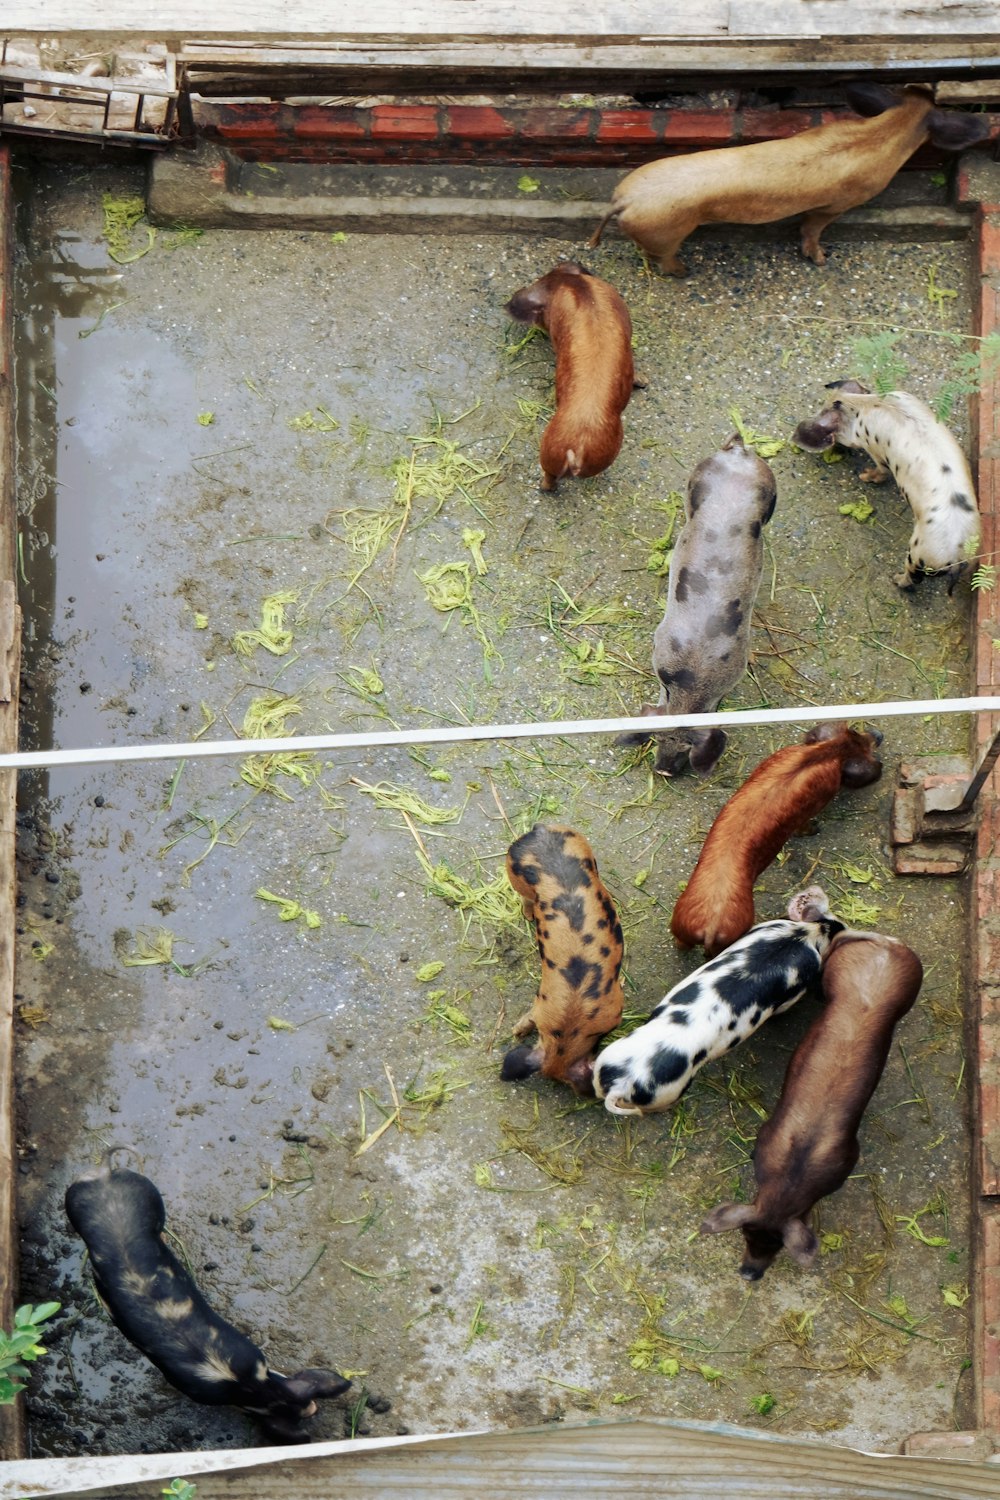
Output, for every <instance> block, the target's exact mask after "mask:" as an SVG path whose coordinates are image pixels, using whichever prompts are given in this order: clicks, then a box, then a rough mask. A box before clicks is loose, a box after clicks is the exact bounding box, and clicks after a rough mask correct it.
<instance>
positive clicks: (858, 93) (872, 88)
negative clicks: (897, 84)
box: [844, 79, 902, 119]
mask: <svg viewBox="0 0 1000 1500" xmlns="http://www.w3.org/2000/svg"><path fill="white" fill-rule="evenodd" d="M844 98H845V99H846V100H847V102H848V104H849V105H850V106H851V108H852V109H853V110H854V112H855V114H859V115H864V116H865V118H866V119H870V118H871V117H872V115H884V114H885V112H886V110H887V109H895V108H896V105H897V104H901V103H902V100H901V99H900V97H899V95H898V94H894V93H893V92H892V90H891V89H887V88H884V87H883V85H882V84H881V83H868V82H862V81H861V80H860V79H859V80H858V81H857V82H856V83H848V84H847V85H845V88H844Z"/></svg>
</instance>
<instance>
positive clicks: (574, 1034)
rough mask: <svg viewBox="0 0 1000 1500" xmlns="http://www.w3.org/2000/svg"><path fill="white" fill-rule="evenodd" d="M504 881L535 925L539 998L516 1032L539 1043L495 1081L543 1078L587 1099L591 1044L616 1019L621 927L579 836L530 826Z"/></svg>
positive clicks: (511, 1058) (512, 1058)
mask: <svg viewBox="0 0 1000 1500" xmlns="http://www.w3.org/2000/svg"><path fill="white" fill-rule="evenodd" d="M507 878H508V879H509V881H510V883H511V885H512V886H513V888H514V890H515V891H516V892H517V894H518V895H519V896H520V898H521V907H522V909H523V911H524V915H525V916H526V917H527V918H528V919H529V920H530V921H532V922H534V924H535V941H536V943H537V946H538V957H539V959H540V961H541V969H542V972H541V978H540V979H539V982H538V993H537V995H536V996H535V999H534V1003H533V1004H532V1007H531V1009H530V1010H529V1011H528V1012H527V1013H526V1014H525V1015H523V1016H522V1017H521V1019H520V1020H519V1021H518V1022H517V1023H516V1025H515V1026H514V1035H515V1036H518V1037H524V1036H528V1035H529V1034H530V1033H531V1032H532V1031H537V1032H538V1041H537V1043H536V1044H535V1045H534V1046H532V1045H531V1044H530V1043H528V1042H524V1043H522V1045H521V1046H519V1047H512V1048H511V1050H510V1051H509V1052H508V1053H507V1055H506V1057H505V1058H504V1060H503V1068H502V1070H501V1074H500V1076H501V1077H502V1078H504V1079H506V1080H508V1081H512V1080H517V1079H523V1078H527V1077H528V1076H529V1075H530V1074H532V1073H541V1075H542V1077H543V1078H553V1079H558V1080H559V1081H560V1082H561V1083H568V1084H569V1086H570V1087H571V1088H573V1089H575V1090H576V1092H577V1093H578V1094H586V1095H589V1096H591V1097H592V1096H593V1089H592V1087H591V1082H590V1073H591V1068H592V1066H593V1061H594V1052H595V1050H596V1048H597V1043H598V1042H599V1041H600V1039H601V1037H602V1036H605V1035H606V1033H607V1032H609V1031H614V1029H615V1027H616V1026H617V1025H618V1022H619V1021H620V1020H621V1018H622V1007H623V1005H624V1001H625V997H624V995H623V994H622V987H621V981H620V980H619V977H618V974H619V970H620V969H621V965H622V952H623V947H622V929H621V923H620V922H619V920H618V913H617V911H616V910H615V903H614V901H613V900H612V898H611V893H610V892H609V891H608V889H607V887H606V886H605V885H604V883H603V882H602V880H601V877H600V876H599V875H598V873H597V862H596V860H595V859H594V851H593V850H592V849H591V847H590V845H589V844H588V843H587V840H586V839H585V838H584V836H583V834H582V833H577V832H576V831H575V830H574V829H572V828H563V827H558V826H556V825H553V824H546V823H536V824H535V826H534V828H532V829H530V830H529V832H528V833H525V834H522V835H521V837H520V838H519V839H515V840H514V842H513V843H512V844H511V846H510V848H509V849H508V850H507Z"/></svg>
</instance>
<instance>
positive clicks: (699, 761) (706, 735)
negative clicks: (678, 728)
mask: <svg viewBox="0 0 1000 1500" xmlns="http://www.w3.org/2000/svg"><path fill="white" fill-rule="evenodd" d="M725 748H726V733H725V730H723V729H692V731H691V769H692V771H694V772H696V774H697V775H698V776H708V775H709V774H710V773H711V772H712V771H714V769H715V767H716V765H717V764H718V761H719V759H720V757H721V755H722V752H723V750H725Z"/></svg>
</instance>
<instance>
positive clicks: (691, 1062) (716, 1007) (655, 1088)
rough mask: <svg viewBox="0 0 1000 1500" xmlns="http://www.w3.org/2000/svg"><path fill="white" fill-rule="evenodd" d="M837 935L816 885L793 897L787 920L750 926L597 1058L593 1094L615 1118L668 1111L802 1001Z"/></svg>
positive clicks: (834, 921) (838, 925) (838, 924)
mask: <svg viewBox="0 0 1000 1500" xmlns="http://www.w3.org/2000/svg"><path fill="white" fill-rule="evenodd" d="M843 931H844V923H843V922H840V921H838V920H837V918H836V917H832V916H831V915H830V910H829V907H828V905H827V900H826V896H825V894H824V893H823V891H821V890H820V888H819V887H818V886H810V887H809V889H808V890H805V891H800V892H799V894H798V895H796V896H793V897H792V899H791V901H790V902H789V905H788V917H787V919H786V918H781V919H779V920H778V921H776V922H760V923H759V924H758V925H757V926H756V927H752V928H751V929H750V931H749V932H748V933H746V935H745V936H744V937H741V938H739V939H738V941H737V942H735V943H733V945H732V947H730V948H727V949H726V951H725V952H724V953H720V954H719V956H718V958H713V959H712V960H711V961H710V962H709V963H707V964H702V966H701V968H700V969H696V970H695V972H694V973H693V974H690V975H689V976H688V978H687V979H682V980H681V982H680V984H675V985H674V987H673V989H672V990H670V991H669V992H668V993H667V994H666V995H665V996H664V998H663V999H662V1000H661V1001H660V1003H659V1005H658V1006H657V1007H656V1009H655V1010H654V1011H653V1013H652V1015H651V1016H650V1018H649V1020H648V1021H647V1022H646V1023H645V1024H644V1025H642V1026H639V1027H637V1028H636V1030H635V1031H633V1032H631V1033H630V1034H629V1035H628V1036H626V1037H621V1038H619V1040H618V1041H614V1042H611V1043H610V1045H609V1046H607V1047H605V1048H604V1051H603V1052H600V1053H598V1056H597V1060H596V1062H595V1063H594V1092H595V1093H596V1094H597V1096H598V1098H599V1099H603V1100H604V1107H605V1108H606V1109H609V1110H610V1111H611V1113H612V1114H619V1115H623V1114H650V1113H652V1112H653V1111H655V1110H661V1109H669V1108H670V1106H671V1105H672V1104H674V1103H676V1101H677V1100H678V1099H679V1098H680V1096H681V1094H683V1092H684V1090H685V1089H686V1088H687V1086H688V1084H689V1083H690V1082H691V1080H692V1078H693V1077H694V1075H695V1073H697V1071H698V1069H699V1068H701V1067H702V1066H703V1065H704V1064H705V1063H707V1062H711V1061H712V1059H713V1058H715V1057H721V1056H722V1055H723V1053H726V1052H731V1051H732V1049H733V1048H734V1047H738V1046H739V1044H740V1042H745V1041H746V1039H747V1037H749V1036H752V1035H753V1033H754V1032H755V1031H756V1030H757V1028H758V1026H761V1025H762V1024H763V1023H764V1022H765V1021H766V1020H768V1018H769V1017H770V1016H776V1015H779V1014H780V1013H781V1011H784V1010H788V1009H789V1007H790V1006H792V1005H794V1004H795V1002H796V1001H797V1000H800V999H801V998H802V996H803V994H804V993H805V991H806V989H807V987H808V986H809V985H810V984H811V983H812V982H813V981H814V980H815V979H817V978H818V977H819V974H820V970H821V968H822V965H823V960H824V958H825V956H826V953H827V950H828V949H829V947H830V944H831V942H832V941H833V939H834V938H835V937H836V935H837V933H839V932H843Z"/></svg>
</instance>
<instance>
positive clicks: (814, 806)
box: [670, 723, 882, 958]
mask: <svg viewBox="0 0 1000 1500" xmlns="http://www.w3.org/2000/svg"><path fill="white" fill-rule="evenodd" d="M881 743H882V736H881V735H880V734H879V733H878V731H877V730H869V731H867V732H866V733H859V732H858V731H856V730H854V729H849V728H848V727H847V725H846V724H844V723H839V724H838V723H829V724H817V726H816V728H815V729H810V731H809V733H808V734H807V735H806V737H805V739H804V740H803V741H802V743H801V744H800V745H786V746H785V747H784V748H783V749H782V750H776V751H775V753H774V754H773V755H769V756H768V757H767V759H766V760H762V761H761V763H760V765H759V766H758V767H757V769H756V770H755V771H753V772H752V773H751V775H750V776H748V778H747V780H746V781H745V782H744V783H743V785H742V786H741V787H740V789H739V791H737V792H734V794H733V795H732V797H730V799H729V801H728V802H727V803H726V805H725V806H724V807H723V809H722V811H721V812H720V813H719V815H718V817H717V818H716V820H715V822H714V823H713V824H712V826H711V828H710V829H709V832H708V837H707V838H706V840H705V842H704V844H703V845H702V850H701V853H700V854H699V856H698V863H697V864H696V865H695V867H694V871H693V873H692V875H691V879H690V880H689V881H688V883H687V886H686V887H685V889H684V892H683V894H682V895H681V897H680V900H679V901H678V902H677V905H676V906H675V907H674V913H673V916H672V917H671V919H670V930H671V932H672V933H673V935H674V937H675V938H676V939H677V941H678V942H679V943H680V945H681V947H682V948H693V947H694V946H695V945H696V944H697V943H701V944H702V946H703V947H704V949H705V952H706V953H707V954H708V957H709V958H714V957H715V956H716V954H717V953H721V952H722V950H723V949H724V948H728V947H729V945H730V943H735V941H736V939H737V938H740V937H742V936H743V934H744V933H745V932H749V930H750V928H751V927H752V926H753V924H754V921H755V915H754V906H753V883H754V881H755V880H756V879H757V876H758V875H759V874H760V873H761V871H762V870H766V869H767V867H768V865H769V864H770V863H771V861H772V860H773V859H774V857H775V855H776V854H777V853H778V850H779V849H780V848H781V847H782V845H783V844H785V843H786V842H787V840H788V839H790V838H791V837H792V834H794V833H799V832H801V831H802V830H803V829H804V828H805V827H806V825H807V824H808V823H809V822H810V820H811V819H812V818H814V817H815V816H816V814H817V813H819V812H822V810H823V808H824V807H825V806H826V804H827V803H828V802H829V801H830V799H831V798H832V797H833V796H835V795H836V793H837V792H838V791H839V790H840V788H841V787H861V786H868V785H869V784H870V783H871V782H873V781H877V780H878V778H879V777H880V776H881V774H882V762H881V761H880V760H879V759H878V757H877V756H876V754H875V751H876V750H877V748H878V746H879V745H880V744H881Z"/></svg>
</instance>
